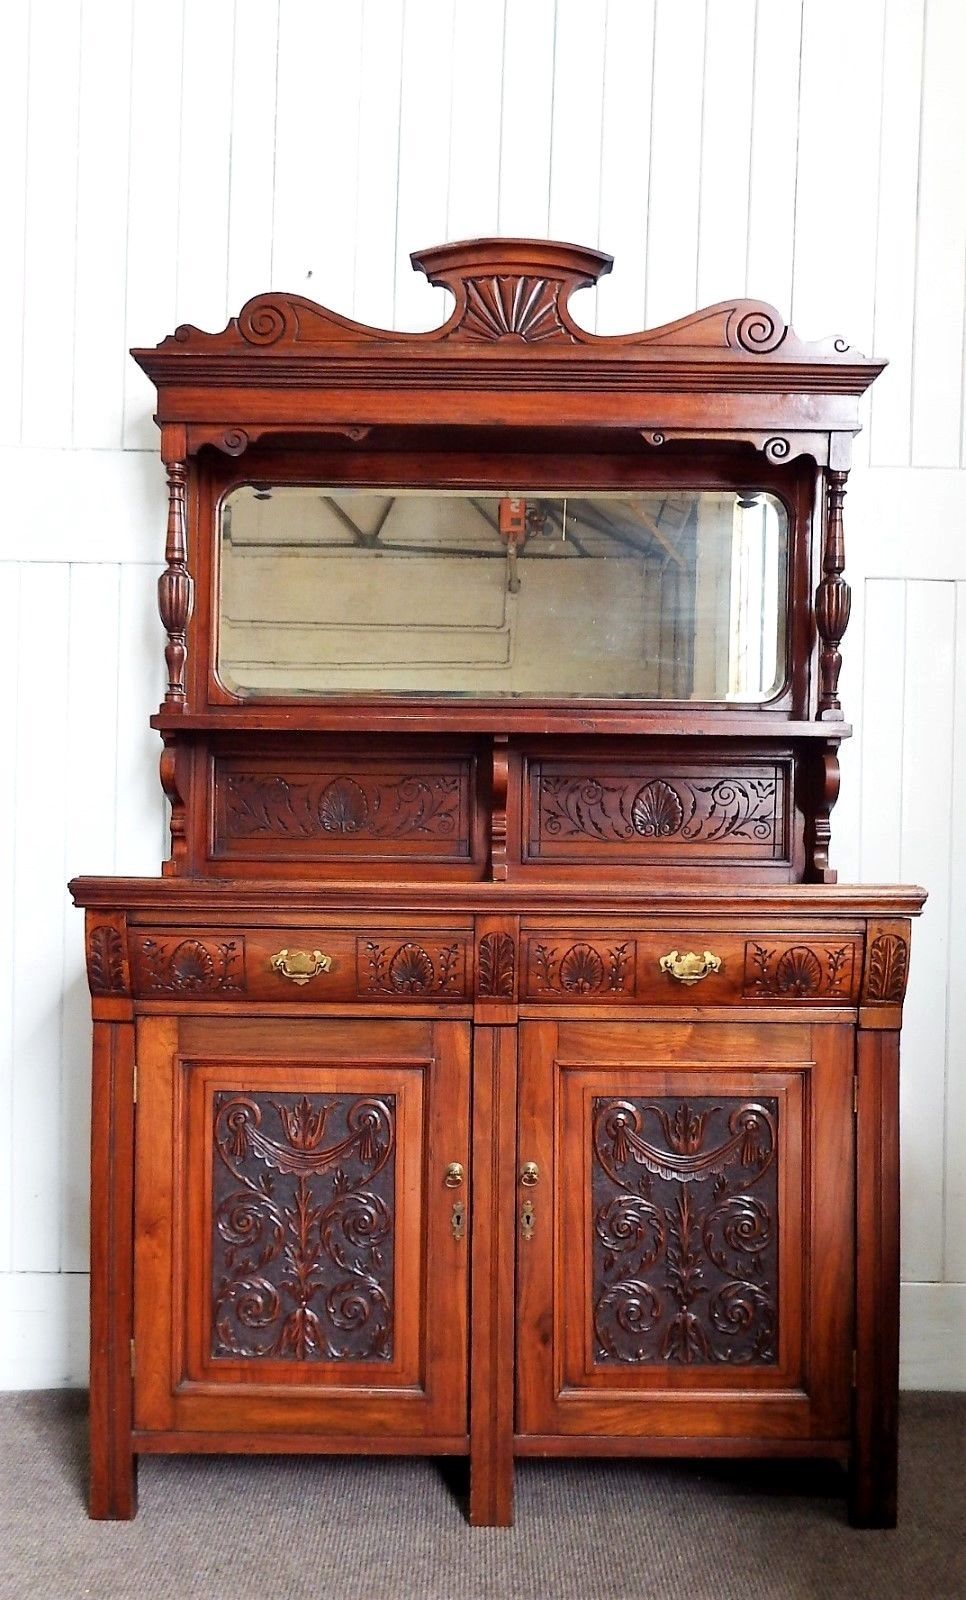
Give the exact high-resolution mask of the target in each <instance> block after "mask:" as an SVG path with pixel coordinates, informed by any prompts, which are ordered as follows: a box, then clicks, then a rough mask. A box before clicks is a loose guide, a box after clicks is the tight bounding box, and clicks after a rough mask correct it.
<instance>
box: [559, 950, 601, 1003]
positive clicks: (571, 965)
mask: <svg viewBox="0 0 966 1600" xmlns="http://www.w3.org/2000/svg"><path fill="white" fill-rule="evenodd" d="M603 981H604V963H603V961H602V960H601V957H600V956H599V955H598V953H597V951H596V950H595V949H594V947H593V945H590V944H575V945H572V946H571V948H570V949H569V950H568V951H567V954H566V955H565V956H564V957H563V959H562V960H561V963H560V987H561V988H562V989H566V990H567V993H568V994H592V993H593V992H594V990H596V989H599V988H600V986H601V984H602V983H603Z"/></svg>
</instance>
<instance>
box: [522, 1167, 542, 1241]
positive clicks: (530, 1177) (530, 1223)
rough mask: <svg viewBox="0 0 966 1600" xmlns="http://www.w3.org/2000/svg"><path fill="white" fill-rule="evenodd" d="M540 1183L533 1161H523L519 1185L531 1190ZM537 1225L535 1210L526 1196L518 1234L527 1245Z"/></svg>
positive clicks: (538, 1173) (538, 1172)
mask: <svg viewBox="0 0 966 1600" xmlns="http://www.w3.org/2000/svg"><path fill="white" fill-rule="evenodd" d="M539 1182H540V1168H539V1167H538V1166H537V1163H536V1162H535V1161H525V1162H524V1163H523V1166H522V1167H521V1168H520V1184H521V1187H522V1188H524V1189H533V1188H534V1187H535V1186H536V1184H538V1183H539ZM536 1225H537V1210H536V1206H535V1205H534V1203H533V1201H532V1200H531V1199H530V1196H529V1195H527V1196H526V1197H525V1199H524V1201H523V1204H522V1206H521V1207H520V1234H521V1237H522V1238H523V1239H524V1240H525V1242H526V1243H527V1244H529V1243H530V1240H531V1239H532V1238H533V1234H534V1230H535V1228H536Z"/></svg>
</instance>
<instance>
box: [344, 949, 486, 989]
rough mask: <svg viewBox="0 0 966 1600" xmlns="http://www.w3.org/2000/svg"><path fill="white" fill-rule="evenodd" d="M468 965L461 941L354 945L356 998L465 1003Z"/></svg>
mask: <svg viewBox="0 0 966 1600" xmlns="http://www.w3.org/2000/svg"><path fill="white" fill-rule="evenodd" d="M469 970H470V963H469V961H468V959H467V947H466V941H465V939H463V938H454V939H451V940H446V939H435V940H430V939H424V940H420V941H419V942H418V943H417V942H416V941H415V940H413V939H405V940H402V941H400V942H399V943H398V944H396V943H390V942H383V941H381V940H378V939H358V940H357V941H356V974H357V981H358V988H359V993H360V995H363V996H364V995H378V996H380V997H386V998H387V999H391V1000H413V999H418V998H419V997H420V996H426V997H430V998H432V999H434V1000H465V999H467V998H470V996H469V993H468V976H469Z"/></svg>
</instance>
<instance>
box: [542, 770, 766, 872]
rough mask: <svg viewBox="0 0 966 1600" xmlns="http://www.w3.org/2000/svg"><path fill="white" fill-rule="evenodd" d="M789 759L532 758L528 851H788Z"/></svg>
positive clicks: (696, 855) (603, 856) (615, 854)
mask: <svg viewBox="0 0 966 1600" xmlns="http://www.w3.org/2000/svg"><path fill="white" fill-rule="evenodd" d="M788 792H789V783H788V768H787V766H785V765H783V764H776V763H773V762H772V763H764V764H762V765H760V766H755V767H752V766H744V767H742V768H740V769H736V770H735V771H734V772H730V771H729V772H726V771H723V770H721V769H720V768H717V769H710V768H707V767H698V766H695V767H694V768H693V769H692V768H687V769H683V768H682V769H673V768H670V767H669V768H667V769H664V768H660V769H658V768H643V767H638V768H636V769H635V770H633V771H630V770H627V769H623V770H621V769H618V768H617V767H616V766H614V767H608V768H603V767H602V768H600V769H595V770H580V771H578V770H576V768H575V767H573V766H571V765H563V764H559V765H558V764H557V763H549V762H547V763H539V762H534V763H532V764H531V767H530V771H529V795H530V805H529V814H530V825H529V839H528V846H527V851H528V855H529V856H530V858H531V859H542V858H547V857H557V858H561V857H563V858H566V859H569V860H575V859H579V858H580V857H581V856H584V857H586V856H588V855H589V856H592V857H593V858H594V859H599V860H607V859H610V860H615V861H616V860H628V861H632V860H641V859H645V858H647V857H648V856H651V857H655V856H656V857H660V858H661V859H665V860H666V859H668V858H669V857H672V856H677V857H679V858H680V859H681V860H696V859H710V858H715V857H718V858H727V857H728V856H736V855H737V856H741V857H744V858H749V857H750V858H753V859H763V860H766V861H767V860H776V861H777V860H783V859H786V858H787V848H788V847H787V842H786V810H787V806H786V797H787V794H788Z"/></svg>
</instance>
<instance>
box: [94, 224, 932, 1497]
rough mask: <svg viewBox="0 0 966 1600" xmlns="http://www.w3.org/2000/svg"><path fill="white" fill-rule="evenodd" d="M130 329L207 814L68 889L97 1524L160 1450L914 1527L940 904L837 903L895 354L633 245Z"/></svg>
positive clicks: (882, 890)
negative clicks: (695, 1493)
mask: <svg viewBox="0 0 966 1600" xmlns="http://www.w3.org/2000/svg"><path fill="white" fill-rule="evenodd" d="M413 260H414V265H415V266H416V267H418V268H419V269H421V270H422V271H424V272H425V273H426V274H427V275H428V276H429V278H430V279H431V281H432V282H433V283H436V284H440V285H443V286H445V288H447V289H448V290H449V291H450V294H451V296H452V300H453V307H452V311H451V314H450V316H449V318H448V320H447V321H446V322H445V323H444V324H443V326H442V327H440V328H439V329H438V330H436V331H435V332H431V333H424V334H405V333H396V332H385V331H381V330H378V329H375V328H370V327H365V326H362V325H360V324H358V323H354V322H351V321H349V320H347V319H346V318H344V317H341V316H338V315H336V314H335V313H333V312H330V311H327V310H324V309H323V308H322V307H321V306H318V305H315V304H313V303H312V302H310V301H307V300H304V299H300V298H298V297H296V296H292V295H284V294H268V295H262V296H259V297H257V298H256V299H254V300H252V301H250V302H249V303H248V305H246V306H245V307H244V308H243V310H242V311H241V313H240V315H239V316H238V317H237V318H236V319H234V320H233V321H232V322H230V323H229V325H228V327H227V328H226V329H225V330H224V332H222V333H217V334H207V333H202V332H199V331H198V330H197V329H196V328H193V327H190V326H187V327H180V328H178V329H177V330H176V332H175V333H174V334H173V335H172V336H171V337H170V338H167V339H165V340H164V341H163V342H162V343H161V344H160V345H159V346H158V347H157V349H152V350H137V351H135V352H134V355H135V359H136V360H137V361H138V362H139V364H140V365H141V366H142V367H143V368H144V370H145V371H146V372H147V373H148V375H149V376H150V377H151V379H152V380H153V381H154V382H155V384H156V385H157V389H158V415H157V420H158V424H159V427H160V430H161V449H162V457H163V460H164V463H165V466H166V470H167V476H168V486H169V513H168V529H167V547H166V565H165V568H164V571H163V573H162V576H161V579H160V583H159V601H160V611H161V618H162V622H163V624H164V628H165V630H166V633H167V646H166V651H165V654H166V659H167V672H168V689H167V693H166V695H165V699H164V703H163V704H162V706H161V708H160V710H159V712H158V714H157V716H156V717H155V718H154V719H153V726H154V727H155V728H156V729H157V730H158V732H159V733H160V735H161V739H162V741H163V747H164V749H163V755H162V757H161V781H162V784H163V786H164V790H165V793H166V795H167V797H168V799H169V801H170V808H171V853H170V858H169V859H168V860H167V861H166V862H165V863H164V867H163V872H162V876H161V877H160V878H158V879H157V880H154V879H143V880H142V879H137V880H135V879H106V878H104V879H102V878H81V879H77V880H76V881H75V882H74V883H73V885H72V890H73V894H74V897H75V900H76V901H77V903H78V904H79V905H82V906H84V907H85V908H86V913H87V954H88V971H89V977H90V987H91V994H92V999H93V1015H94V1090H93V1092H94V1129H93V1172H92V1185H93V1238H92V1262H91V1269H92V1290H91V1294H92V1302H91V1312H92V1348H91V1458H92V1472H91V1514H92V1515H93V1516H96V1517H130V1516H132V1515H133V1514H134V1509H135V1476H134V1474H135V1465H136V1460H137V1457H138V1455H140V1454H144V1453H147V1452H175V1451H198V1450H201V1451H266V1452H269V1451H283V1450H284V1451H315V1452H324V1451H333V1452H334V1451H357V1452H358V1451H365V1452H384V1453H390V1452H396V1453H417V1452H419V1453H432V1454H436V1455H443V1454H449V1455H455V1456H465V1457H467V1458H468V1461H469V1473H470V1518H471V1520H472V1521H473V1522H476V1523H483V1524H505V1523H508V1522H509V1521H510V1520H511V1516H512V1484H513V1463H514V1458H515V1457H517V1456H527V1455H531V1456H533V1455H570V1454H574V1455H586V1454H589V1455H620V1454H624V1455H642V1456H644V1455H682V1456H688V1455H691V1456H707V1455H715V1456H778V1455H781V1456H803V1457H807V1456H811V1457H816V1456H819V1457H827V1458H833V1459H835V1460H838V1461H840V1462H842V1463H843V1465H845V1466H846V1467H847V1468H848V1473H849V1483H850V1509H851V1516H852V1519H853V1521H855V1522H856V1523H859V1524H864V1525H886V1524H889V1523H890V1522H892V1521H893V1520H894V1517H895V1461H896V1387H897V1345H898V1309H897V1307H898V1283H897V1277H898V1262H897V1206H898V1171H897V1103H898V1102H897V1075H898V1041H899V1029H900V1021H901V1008H902V1000H903V995H904V992H905V986H906V976H907V972H908V964H909V927H910V923H909V918H910V917H911V916H912V915H914V914H915V913H916V912H917V911H918V910H919V908H920V906H921V904H922V900H923V895H922V893H921V891H919V890H917V889H914V888H897V887H878V888H851V887H845V886H842V885H839V884H837V883H836V880H835V873H834V872H833V871H832V870H831V868H830V866H829V842H830V826H829V820H830V814H831V811H832V808H833V805H834V802H835V799H836V794H837V789H838V776H837V771H838V768H837V760H836V754H837V750H838V747H839V744H840V742H841V740H842V739H843V738H845V737H847V735H848V733H849V728H848V726H847V725H846V723H845V721H844V720H843V714H842V710H841V706H840V702H839V693H838V678H839V667H840V655H839V645H840V641H841V639H842V635H843V634H844V632H845V628H846V624H847V622H848V613H849V590H848V585H847V583H846V581H845V579H844V576H843V569H844V563H845V553H844V543H843V516H842V512H843V500H844V496H845V487H846V476H847V470H848V463H849V447H850V444H851V439H852V436H853V434H854V433H855V432H856V431H857V427H858V421H857V416H858V410H857V408H858V400H859V397H860V396H861V394H862V393H863V392H864V390H865V389H866V388H867V387H868V385H869V384H870V383H871V381H872V380H873V379H874V378H875V377H876V375H877V373H878V372H879V370H880V364H879V363H876V362H874V361H870V360H867V359H866V358H864V357H862V356H860V355H857V354H856V353H855V352H853V351H852V350H850V349H849V348H848V346H847V345H845V344H844V343H843V342H842V341H839V340H836V341H834V342H832V341H830V342H828V343H827V344H822V345H804V344H802V343H801V342H800V341H798V340H797V339H796V337H795V335H794V334H793V333H792V332H791V330H790V329H788V328H787V327H786V326H785V325H784V324H783V322H782V321H781V319H780V318H779V316H778V315H777V313H776V312H774V311H773V310H772V309H770V308H769V307H767V306H764V305H760V304H757V303H752V302H749V301H740V300H735V301H729V302H727V303H724V304H721V305H717V306H712V307H710V308H709V309H707V310H704V311H701V312H698V313H696V314H695V315H694V316H690V317H687V318H685V319H684V320H683V321H681V322H677V323H673V324H671V325H670V326H667V327H663V328H658V329H654V330H651V331H648V332H644V333H638V334H629V335H626V336H621V337H613V338H601V337H596V336H594V335H592V334H590V333H587V332H585V331H584V330H583V329H582V328H581V327H580V325H579V324H578V323H576V322H575V321H574V320H573V316H572V313H571V309H570V297H571V295H572V293H573V292H574V291H575V290H577V289H579V288H580V287H582V286H586V285H590V284H593V283H594V282H595V281H596V279H597V278H598V277H599V276H600V275H601V274H602V273H605V272H607V271H609V269H610V265H611V263H610V259H609V258H608V257H606V256H604V255H602V254H600V253H599V252H597V251H593V250H587V249H580V248H578V247H576V246H572V245H561V244H553V243H545V242H536V241H520V240H509V239H489V240H478V241H474V242H470V243H465V244H458V245H449V246H445V247H442V248H438V249H434V250H429V251H426V252H424V253H423V254H422V255H420V256H416V257H414V258H413Z"/></svg>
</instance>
